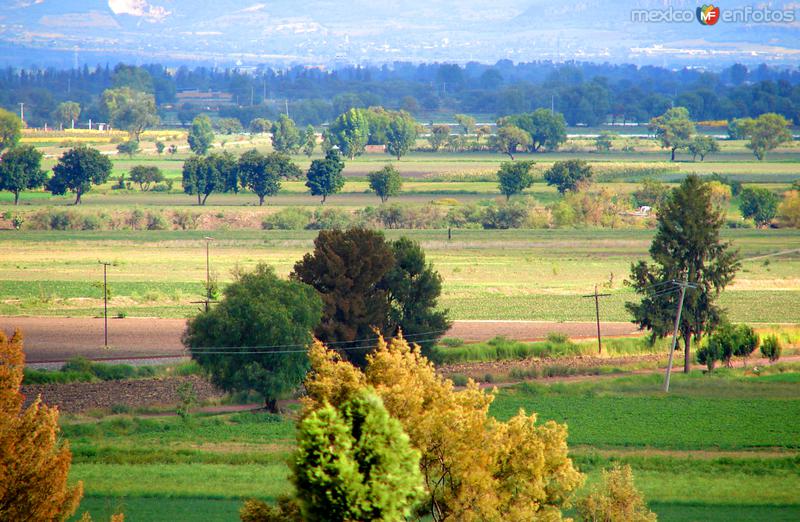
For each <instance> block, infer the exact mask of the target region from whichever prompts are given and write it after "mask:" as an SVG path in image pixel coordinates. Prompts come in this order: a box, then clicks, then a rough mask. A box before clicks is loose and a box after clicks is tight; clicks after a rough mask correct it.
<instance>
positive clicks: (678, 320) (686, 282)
mask: <svg viewBox="0 0 800 522" xmlns="http://www.w3.org/2000/svg"><path fill="white" fill-rule="evenodd" d="M688 277H689V276H688V275H687V276H686V279H684V280H683V281H672V283H673V284H675V285H678V286H680V287H681V299H680V301H678V313H677V314H676V315H675V329H674V330H673V331H672V347H671V348H670V349H669V360H668V361H667V376H666V378H665V379H664V392H665V393H666V392H668V391H669V377H670V374H671V373H672V356H673V354H674V353H675V345H676V344H677V342H678V326H680V324H681V312H683V298H684V297H686V289H687V288H697V285H695V284H691V283H689V279H688Z"/></svg>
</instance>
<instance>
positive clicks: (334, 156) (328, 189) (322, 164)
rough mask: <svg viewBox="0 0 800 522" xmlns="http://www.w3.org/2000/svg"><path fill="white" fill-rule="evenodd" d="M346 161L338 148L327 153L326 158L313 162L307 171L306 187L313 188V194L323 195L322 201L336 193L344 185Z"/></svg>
mask: <svg viewBox="0 0 800 522" xmlns="http://www.w3.org/2000/svg"><path fill="white" fill-rule="evenodd" d="M343 169H344V162H343V161H342V158H341V157H340V156H339V152H338V151H337V150H336V149H331V150H329V151H328V152H327V153H325V159H317V160H314V161H312V162H311V165H310V166H309V167H308V172H307V173H306V178H307V181H306V187H308V188H309V189H310V190H311V195H312V196H322V203H323V204H324V203H325V200H326V199H327V198H328V196H330V195H331V194H336V193H337V192H339V191H340V190H342V187H343V186H344V176H343V175H342V170H343Z"/></svg>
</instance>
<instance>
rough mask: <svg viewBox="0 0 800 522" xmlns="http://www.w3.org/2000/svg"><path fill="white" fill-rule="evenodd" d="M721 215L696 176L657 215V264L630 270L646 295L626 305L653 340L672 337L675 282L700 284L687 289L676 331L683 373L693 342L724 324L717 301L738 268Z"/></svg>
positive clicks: (641, 264) (632, 280)
mask: <svg viewBox="0 0 800 522" xmlns="http://www.w3.org/2000/svg"><path fill="white" fill-rule="evenodd" d="M723 223H724V217H723V215H722V213H721V212H720V211H718V210H716V209H715V208H714V206H713V205H712V203H711V189H710V187H709V186H708V184H706V183H704V182H703V181H701V180H700V178H699V177H697V176H695V175H691V176H688V177H687V178H686V179H685V180H684V181H683V183H681V185H680V187H678V188H676V189H674V190H673V191H672V193H671V194H670V196H669V198H668V200H667V202H666V204H665V205H664V206H663V207H662V208H661V209H660V210H659V213H658V229H657V232H656V236H655V238H654V239H653V243H652V244H651V245H650V256H651V257H652V259H653V263H652V264H649V263H647V262H646V261H639V262H638V263H634V264H632V265H631V278H630V280H629V281H628V282H627V283H628V284H629V285H631V286H632V287H633V288H634V289H635V290H636V292H637V293H638V294H640V295H641V296H642V300H641V302H639V303H626V304H625V307H626V308H627V309H628V311H630V312H631V314H633V317H634V319H633V322H635V323H637V324H638V325H639V327H640V328H643V329H645V328H646V329H649V330H650V332H651V334H652V335H653V337H665V336H667V335H669V334H671V333H672V329H673V328H674V322H675V314H676V312H677V307H678V300H679V299H680V293H679V292H666V291H665V290H667V289H669V288H670V286H671V285H672V283H670V281H671V280H676V281H683V280H687V281H688V282H689V283H692V284H693V285H696V288H691V289H687V291H686V296H685V300H684V304H683V313H682V314H681V322H680V324H679V326H678V331H679V333H680V336H681V339H682V340H683V344H684V368H683V371H684V372H688V371H689V367H690V364H691V356H690V345H691V339H692V337H695V339H699V338H700V336H702V335H703V333H704V332H708V331H711V330H713V329H714V328H715V327H716V326H717V325H718V324H719V322H720V316H721V313H722V310H721V309H720V307H719V306H718V305H717V303H716V300H717V298H718V297H719V294H720V292H721V291H722V290H723V289H724V288H725V286H727V285H728V283H730V282H731V281H732V280H733V278H734V276H735V274H736V271H737V270H738V268H739V261H738V252H737V251H735V250H733V249H732V248H731V243H730V242H724V241H721V240H720V234H719V232H720V228H721V227H722V224H723Z"/></svg>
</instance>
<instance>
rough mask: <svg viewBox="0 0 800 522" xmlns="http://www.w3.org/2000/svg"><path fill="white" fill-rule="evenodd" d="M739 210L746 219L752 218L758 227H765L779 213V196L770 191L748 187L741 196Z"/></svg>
mask: <svg viewBox="0 0 800 522" xmlns="http://www.w3.org/2000/svg"><path fill="white" fill-rule="evenodd" d="M739 210H740V211H741V212H742V216H744V217H745V218H752V219H753V221H755V223H756V226H759V227H763V226H764V225H767V224H769V222H770V221H772V219H773V218H774V217H775V214H777V212H778V196H776V195H775V194H774V193H773V192H772V191H770V190H769V189H765V188H760V187H756V188H751V187H746V188H744V189H742V192H741V194H740V198H739Z"/></svg>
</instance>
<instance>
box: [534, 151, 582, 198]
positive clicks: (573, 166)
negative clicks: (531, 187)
mask: <svg viewBox="0 0 800 522" xmlns="http://www.w3.org/2000/svg"><path fill="white" fill-rule="evenodd" d="M544 179H545V181H547V184H548V185H551V186H555V187H556V188H557V189H558V191H559V192H560V193H561V194H564V193H565V192H567V191H568V190H571V191H576V190H578V189H579V188H580V187H581V185H584V184H586V183H588V182H590V181H591V180H592V167H591V166H590V165H589V164H588V163H586V162H585V161H583V160H576V159H573V160H566V161H556V162H555V163H553V166H552V167H550V168H549V169H547V171H546V172H545V173H544Z"/></svg>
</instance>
